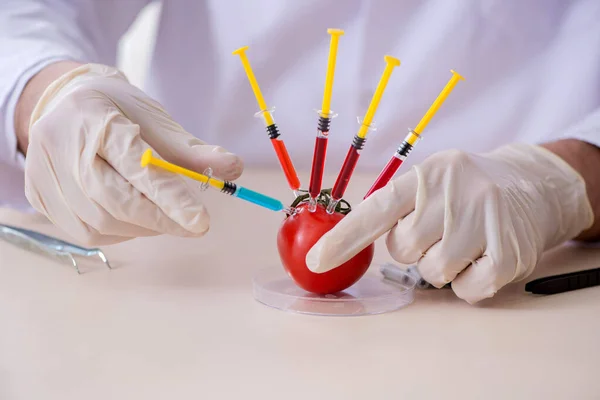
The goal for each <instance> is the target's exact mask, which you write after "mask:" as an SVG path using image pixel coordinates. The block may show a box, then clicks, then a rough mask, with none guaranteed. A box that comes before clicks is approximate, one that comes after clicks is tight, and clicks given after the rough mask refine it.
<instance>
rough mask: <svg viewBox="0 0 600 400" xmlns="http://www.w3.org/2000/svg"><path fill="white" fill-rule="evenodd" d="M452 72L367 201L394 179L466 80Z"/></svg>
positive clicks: (380, 176) (374, 184) (382, 172)
mask: <svg viewBox="0 0 600 400" xmlns="http://www.w3.org/2000/svg"><path fill="white" fill-rule="evenodd" d="M451 72H452V78H450V80H449V81H448V83H447V84H446V87H444V89H443V90H442V91H441V92H440V94H439V95H438V97H437V99H436V100H435V101H434V102H433V104H432V105H431V107H429V110H428V111H427V113H426V114H425V115H424V116H423V118H422V119H421V122H419V125H417V127H416V128H415V129H413V130H410V131H409V132H408V135H407V136H406V138H404V141H403V142H402V144H401V145H400V146H399V147H398V149H397V150H396V152H395V153H394V155H393V156H392V158H390V160H389V161H388V163H387V165H386V166H385V167H384V168H383V170H382V171H381V173H380V174H379V176H378V177H377V179H376V180H375V183H373V186H371V188H370V189H369V191H368V192H367V194H366V195H365V197H364V198H365V199H366V198H367V197H369V196H370V195H371V194H372V193H374V192H375V191H377V190H379V189H381V188H382V187H384V186H385V185H387V184H388V182H389V181H390V180H391V179H392V177H393V176H394V174H395V173H396V171H398V169H399V168H400V166H401V165H402V163H403V162H404V160H406V158H407V157H408V155H409V154H410V152H411V151H412V149H413V148H414V146H415V145H416V143H417V141H418V140H419V139H420V138H421V134H422V133H423V130H424V129H425V127H426V126H427V124H429V121H431V118H433V116H434V115H435V113H436V112H437V111H438V109H439V108H440V107H441V105H442V103H443V102H444V101H445V100H446V98H447V97H448V95H449V94H450V92H451V91H452V89H454V86H456V84H457V83H458V81H459V80H464V78H463V77H462V76H460V75H459V74H458V73H457V72H456V71H454V70H451Z"/></svg>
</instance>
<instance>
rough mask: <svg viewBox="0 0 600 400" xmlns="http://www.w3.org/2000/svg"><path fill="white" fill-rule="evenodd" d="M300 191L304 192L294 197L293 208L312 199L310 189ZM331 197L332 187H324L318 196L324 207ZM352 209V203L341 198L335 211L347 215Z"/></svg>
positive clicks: (300, 190) (319, 202) (318, 201)
mask: <svg viewBox="0 0 600 400" xmlns="http://www.w3.org/2000/svg"><path fill="white" fill-rule="evenodd" d="M298 192H299V193H302V194H300V195H299V196H298V197H296V198H295V199H294V202H293V203H292V204H291V206H290V208H291V209H292V210H293V209H294V208H296V207H298V205H300V204H301V203H308V202H309V200H310V194H309V193H308V190H302V189H299V190H298ZM330 199H331V189H323V190H321V193H319V196H317V203H318V204H321V205H322V206H323V207H327V204H329V200H330ZM350 211H352V206H350V203H348V202H347V201H346V200H344V199H340V201H339V202H338V204H337V205H336V207H335V212H338V213H340V214H344V215H346V214H348V213H349V212H350Z"/></svg>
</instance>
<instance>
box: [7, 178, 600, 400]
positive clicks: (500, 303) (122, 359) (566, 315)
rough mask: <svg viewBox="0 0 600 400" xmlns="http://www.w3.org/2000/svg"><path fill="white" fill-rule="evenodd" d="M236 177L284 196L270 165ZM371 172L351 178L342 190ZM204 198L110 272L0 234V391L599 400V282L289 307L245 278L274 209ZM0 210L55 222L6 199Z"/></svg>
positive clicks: (354, 188) (84, 395)
mask: <svg viewBox="0 0 600 400" xmlns="http://www.w3.org/2000/svg"><path fill="white" fill-rule="evenodd" d="M303 178H304V179H306V177H305V174H304V176H303ZM371 179H372V177H371ZM331 181H332V179H331V178H327V179H326V182H331ZM241 182H242V183H243V184H245V185H246V186H248V187H250V188H253V189H256V190H263V191H265V192H267V193H269V194H271V195H275V196H278V197H279V198H280V199H282V200H286V199H291V193H289V191H288V190H287V189H286V186H285V182H284V181H283V178H282V175H281V174H280V173H278V172H277V173H274V174H272V175H271V174H267V173H261V172H246V173H245V175H244V177H243V178H242V180H241ZM369 183H370V182H369V180H368V179H366V178H364V177H360V176H356V177H355V178H354V179H353V181H352V183H351V185H350V188H349V191H348V196H347V198H348V199H349V200H350V201H352V202H356V201H357V200H359V199H360V198H361V195H362V194H363V193H364V192H365V190H366V189H367V188H368V185H369ZM273 184H275V186H276V187H275V188H273V187H271V188H268V186H270V185H273ZM207 196H208V197H209V198H208V199H207V201H206V203H207V204H208V206H209V211H210V212H211V214H212V217H213V218H212V220H213V221H212V227H211V231H210V232H209V234H208V235H207V236H206V237H204V238H201V239H179V238H174V237H156V238H146V239H138V240H134V241H131V242H128V243H124V244H120V245H116V246H112V247H107V248H105V249H104V250H105V252H106V254H107V256H108V257H109V259H110V261H111V262H112V263H113V264H114V267H115V269H114V270H112V271H109V270H107V269H105V268H104V267H103V266H102V264H100V263H89V262H86V263H85V265H83V266H82V272H83V273H82V274H81V275H78V274H77V273H76V272H75V271H74V270H73V269H72V268H69V267H68V266H66V265H62V264H58V263H56V262H54V261H52V260H49V259H47V258H44V257H41V256H38V255H34V254H30V253H27V252H25V251H23V250H21V249H19V248H17V247H15V246H13V245H11V244H8V243H5V242H2V241H0V321H1V324H2V326H1V327H0V399H2V400H13V399H19V400H20V399H28V400H30V399H45V400H48V399H61V400H68V399H78V400H79V399H87V400H89V399H103V400H104V399H145V400H149V399H225V398H226V399H242V398H252V399H255V398H256V399H261V398H263V399H286V400H291V399H303V400H306V399H366V398H373V399H423V398H433V399H440V398H448V399H449V398H456V399H484V398H485V399H508V398H510V399H533V398H544V399H597V398H600V387H599V386H598V384H597V379H598V374H599V373H600V346H599V345H598V338H599V337H600V287H596V288H589V289H585V290H579V291H574V292H569V293H564V294H559V295H553V296H547V297H536V296H532V295H528V294H526V293H525V292H524V290H523V286H524V283H521V284H516V285H512V286H510V287H507V288H505V289H504V290H502V291H501V292H500V293H498V294H497V296H496V297H495V298H494V299H492V300H489V301H485V302H483V304H481V305H479V306H470V305H468V304H466V303H465V302H463V301H462V300H459V299H457V298H455V297H454V295H453V293H452V292H451V291H450V290H429V291H420V292H418V293H417V295H416V297H415V301H414V303H413V304H412V305H410V306H408V307H407V308H404V309H401V310H399V311H396V312H392V313H388V314H382V315H377V316H365V317H349V318H339V317H318V316H308V315H300V314H292V313H286V312H282V311H279V310H276V309H272V308H269V307H266V306H264V305H262V304H260V303H258V302H256V301H255V300H254V299H253V297H252V285H251V278H252V276H253V275H254V274H255V273H256V272H257V271H259V270H260V269H262V268H264V267H266V266H276V265H277V264H278V262H277V261H278V256H277V250H276V246H275V237H276V231H277V227H278V225H279V223H280V221H281V219H282V216H283V215H278V214H275V213H272V212H269V211H266V210H264V211H263V210H262V209H260V208H258V207H254V206H252V205H247V204H245V203H243V202H241V201H239V200H237V199H233V198H228V197H226V196H223V195H221V194H218V193H214V192H213V193H210V194H209V195H208V194H207ZM234 206H235V207H234ZM225 213H227V214H225ZM0 222H3V223H10V224H13V225H19V226H24V227H28V228H32V229H37V230H39V231H42V232H45V233H49V234H53V235H58V236H60V233H59V232H58V231H57V230H56V229H54V228H53V227H52V226H50V225H49V224H48V223H45V222H43V220H42V219H40V218H39V217H35V216H24V215H21V214H18V213H15V212H14V211H11V210H0ZM377 245H378V246H377V255H376V258H377V259H378V260H380V261H381V260H389V256H388V255H387V253H386V251H385V245H384V244H383V243H377ZM599 265H600V249H594V248H575V247H574V246H565V247H562V248H559V249H556V250H554V251H552V252H550V253H548V254H546V256H545V257H544V259H543V261H542V263H541V265H540V266H539V268H538V270H537V272H536V273H535V275H534V276H532V277H530V278H529V279H533V278H535V277H539V276H542V275H549V274H554V273H561V272H566V271H572V270H577V269H586V268H595V267H598V266H599Z"/></svg>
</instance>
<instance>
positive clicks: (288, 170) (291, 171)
mask: <svg viewBox="0 0 600 400" xmlns="http://www.w3.org/2000/svg"><path fill="white" fill-rule="evenodd" d="M246 50H248V46H244V47H241V48H239V49H237V50H235V51H234V52H233V53H232V54H234V55H235V54H237V55H239V56H240V58H241V60H242V65H243V66H244V70H245V71H246V75H247V76H248V80H249V81H250V86H251V87H252V91H253V92H254V96H255V97H256V101H257V102H258V106H259V107H260V111H259V112H257V113H256V116H259V117H263V118H264V121H265V125H266V129H267V134H268V135H269V139H271V144H272V145H273V149H274V150H275V153H276V154H277V159H278V160H279V164H280V165H281V169H283V173H284V174H285V177H286V179H287V181H288V184H289V186H290V189H292V191H293V192H294V196H296V197H297V196H298V190H299V189H300V179H299V178H298V174H297V173H296V169H295V168H294V164H293V163H292V159H291V158H290V155H289V154H288V151H287V148H286V147H285V143H283V140H282V139H281V137H280V136H281V134H280V132H279V128H278V127H277V124H275V121H274V120H273V116H272V115H271V113H272V112H273V110H272V109H268V108H267V103H266V102H265V99H264V98H263V95H262V93H261V91H260V88H259V86H258V82H257V81H256V77H255V76H254V73H253V72H252V68H251V67H250V62H249V61H248V57H247V56H246Z"/></svg>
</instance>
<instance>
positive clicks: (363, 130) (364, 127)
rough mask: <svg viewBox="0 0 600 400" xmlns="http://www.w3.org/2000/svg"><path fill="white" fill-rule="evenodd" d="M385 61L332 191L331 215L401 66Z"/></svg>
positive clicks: (395, 59)
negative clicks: (377, 112)
mask: <svg viewBox="0 0 600 400" xmlns="http://www.w3.org/2000/svg"><path fill="white" fill-rule="evenodd" d="M384 60H385V62H386V66H385V70H384V71H383V75H382V76H381V79H380V80H379V84H378V85H377V89H376V90H375V93H374V94H373V98H372V99H371V104H369V108H368V110H367V113H366V114H365V118H364V120H363V121H359V122H360V123H361V126H360V129H359V131H358V133H357V134H356V135H355V136H354V139H353V140H352V145H350V148H349V149H348V153H347V154H346V158H345V160H344V163H343V164H342V168H341V170H340V173H339V174H338V177H337V180H336V181H335V184H334V185H333V189H332V190H331V199H330V200H329V204H328V205H327V212H328V213H330V214H331V213H333V212H334V211H335V207H336V206H337V204H338V202H339V201H340V200H341V199H342V197H343V196H344V193H345V192H346V188H347V187H348V183H349V182H350V178H351V177H352V173H353V172H354V168H355V167H356V164H357V163H358V158H359V157H360V152H361V150H362V149H363V147H364V145H365V142H366V140H367V133H368V131H369V130H370V129H372V127H371V124H372V122H373V117H374V116H375V111H376V110H377V107H379V102H380V101H381V97H382V96H383V92H384V90H385V87H386V86H387V84H388V81H389V80H390V76H391V75H392V71H393V70H394V68H395V67H397V66H399V65H400V60H398V59H397V58H394V57H392V56H385V57H384Z"/></svg>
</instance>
